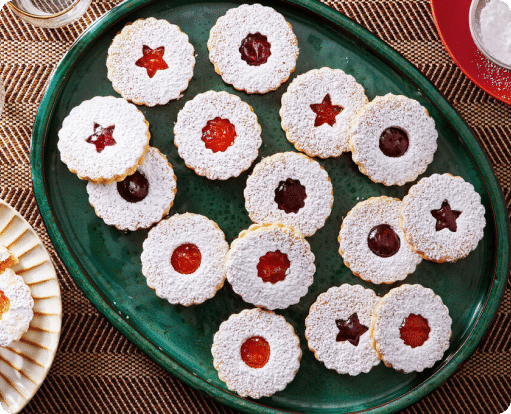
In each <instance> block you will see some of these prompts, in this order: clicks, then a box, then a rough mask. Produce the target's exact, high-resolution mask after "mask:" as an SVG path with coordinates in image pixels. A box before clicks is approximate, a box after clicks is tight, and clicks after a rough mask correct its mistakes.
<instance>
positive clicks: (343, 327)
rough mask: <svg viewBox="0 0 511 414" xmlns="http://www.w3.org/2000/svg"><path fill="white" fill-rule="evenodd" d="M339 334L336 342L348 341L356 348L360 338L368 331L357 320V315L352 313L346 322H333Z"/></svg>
mask: <svg viewBox="0 0 511 414" xmlns="http://www.w3.org/2000/svg"><path fill="white" fill-rule="evenodd" d="M335 323H336V324H337V328H338V329H339V333H338V334H337V338H336V340H337V342H342V341H348V342H349V343H350V344H352V345H355V346H357V345H358V343H359V341H360V337H361V336H362V335H363V334H364V333H366V332H367V331H368V329H369V328H368V327H367V326H364V325H362V324H361V323H360V321H359V320H358V315H357V314H356V313H354V314H353V315H351V316H350V317H349V319H348V320H347V321H345V320H342V319H337V320H336V321H335Z"/></svg>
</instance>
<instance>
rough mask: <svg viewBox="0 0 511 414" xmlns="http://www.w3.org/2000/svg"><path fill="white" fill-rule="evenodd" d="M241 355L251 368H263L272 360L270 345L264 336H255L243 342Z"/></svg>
mask: <svg viewBox="0 0 511 414" xmlns="http://www.w3.org/2000/svg"><path fill="white" fill-rule="evenodd" d="M240 353H241V359H242V360H243V362H244V363H245V364H247V365H248V366H249V367H250V368H262V367H264V366H265V365H266V363H267V362H268V360H269V359H270V344H269V343H268V341H267V340H266V339H264V338H263V337H262V336H253V337H252V338H248V339H247V340H246V341H245V342H243V345H241V349H240Z"/></svg>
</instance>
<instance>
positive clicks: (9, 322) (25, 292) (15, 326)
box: [0, 269, 34, 346]
mask: <svg viewBox="0 0 511 414" xmlns="http://www.w3.org/2000/svg"><path fill="white" fill-rule="evenodd" d="M33 308H34V299H32V296H31V292H30V288H29V287H28V286H27V285H26V284H25V282H24V281H23V278H22V277H21V276H18V275H17V274H16V273H14V271H12V270H11V269H7V270H5V271H4V272H3V273H1V274H0V346H8V345H9V344H10V343H11V342H13V341H19V340H20V338H21V336H22V335H23V334H24V333H25V332H26V331H27V330H28V327H29V325H30V321H31V320H32V318H33V317H34V312H33Z"/></svg>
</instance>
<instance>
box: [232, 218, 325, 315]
mask: <svg viewBox="0 0 511 414" xmlns="http://www.w3.org/2000/svg"><path fill="white" fill-rule="evenodd" d="M315 271H316V267H315V266H314V255H313V254H312V252H311V249H310V245H309V243H308V242H307V241H306V240H305V239H304V238H303V236H302V234H301V233H298V232H296V231H294V230H293V228H291V227H289V226H285V225H283V224H278V223H277V224H253V225H252V226H250V228H249V229H248V230H244V231H242V232H241V233H240V235H239V236H238V238H237V239H236V240H234V241H233V242H232V244H231V249H230V250H229V254H228V255H227V280H228V281H229V283H230V284H231V285H232V288H233V290H234V291H235V292H236V293H237V294H238V295H240V296H241V297H242V298H243V300H244V301H245V302H248V303H252V304H254V305H256V306H262V307H265V308H267V309H272V310H273V309H284V308H287V307H288V306H290V305H294V304H295V303H298V302H299V300H300V298H301V297H302V296H304V295H305V294H307V290H308V288H309V286H310V285H311V284H312V282H313V281H314V272H315Z"/></svg>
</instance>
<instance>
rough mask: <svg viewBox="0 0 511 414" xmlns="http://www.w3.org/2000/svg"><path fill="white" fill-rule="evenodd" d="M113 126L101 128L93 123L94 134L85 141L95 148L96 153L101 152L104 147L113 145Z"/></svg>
mask: <svg viewBox="0 0 511 414" xmlns="http://www.w3.org/2000/svg"><path fill="white" fill-rule="evenodd" d="M114 129H115V125H111V126H109V127H107V128H103V127H102V126H101V125H99V124H96V123H94V134H92V135H91V136H90V137H89V138H87V139H86V141H87V142H88V143H90V144H94V145H95V146H96V151H97V152H101V151H103V150H104V149H105V147H108V146H111V145H115V144H116V142H115V139H114V138H113V136H112V134H113V133H114Z"/></svg>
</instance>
